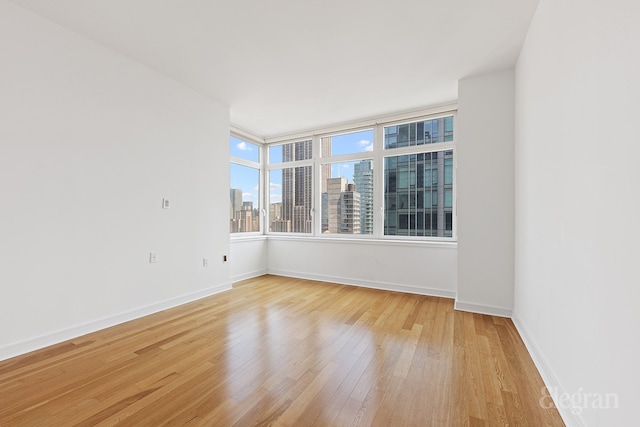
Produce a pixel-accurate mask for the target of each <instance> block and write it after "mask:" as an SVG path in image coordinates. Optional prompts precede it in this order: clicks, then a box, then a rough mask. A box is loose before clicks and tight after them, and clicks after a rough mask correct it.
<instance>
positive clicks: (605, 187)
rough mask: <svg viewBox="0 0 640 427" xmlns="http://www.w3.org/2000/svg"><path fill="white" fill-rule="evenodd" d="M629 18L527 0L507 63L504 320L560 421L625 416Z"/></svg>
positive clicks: (628, 406)
mask: <svg viewBox="0 0 640 427" xmlns="http://www.w3.org/2000/svg"><path fill="white" fill-rule="evenodd" d="M638 16H640V5H639V4H638V3H637V2H635V1H614V2H601V1H587V2H585V1H581V0H564V1H553V0H541V1H540V4H539V6H538V10H537V13H536V16H535V18H534V20H533V23H532V25H531V28H530V30H529V34H528V36H527V39H526V42H525V44H524V47H523V50H522V52H521V54H520V58H519V60H518V65H517V69H516V156H515V157H516V264H515V266H516V269H515V281H516V286H515V312H514V321H515V322H516V325H517V326H518V329H519V330H520V332H521V335H522V336H523V338H524V339H525V342H526V343H527V346H528V347H529V349H530V351H531V353H532V355H533V357H534V360H535V361H536V363H537V365H538V368H539V369H540V371H541V373H542V375H543V377H544V379H545V382H546V384H547V385H548V386H549V387H550V388H551V389H552V390H553V392H554V393H555V394H556V395H558V396H559V397H560V398H561V399H562V398H564V399H565V400H564V401H562V400H561V399H559V409H560V411H561V413H562V414H563V417H564V418H565V420H566V421H567V423H568V424H569V425H588V426H629V425H637V423H638V415H637V410H636V408H637V402H639V401H640V392H639V390H640V388H639V387H638V372H639V370H638V351H637V348H638V332H637V327H638V325H640V310H638V303H639V302H640V273H639V271H638V258H639V257H638V256H639V254H640V250H639V249H638V244H639V242H640V220H639V218H640V192H639V190H638V186H639V185H640V167H639V166H638V159H640V143H639V142H638V126H637V123H638V117H640V104H639V100H640V77H639V76H640V50H639V49H638V41H639V40H640V21H639V20H638ZM567 399H573V400H569V401H567ZM615 406H617V408H616V407H615Z"/></svg>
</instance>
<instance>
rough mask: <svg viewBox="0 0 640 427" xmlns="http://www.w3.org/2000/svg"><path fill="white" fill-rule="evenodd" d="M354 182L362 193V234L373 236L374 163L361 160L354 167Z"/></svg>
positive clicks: (357, 189)
mask: <svg viewBox="0 0 640 427" xmlns="http://www.w3.org/2000/svg"><path fill="white" fill-rule="evenodd" d="M353 181H354V183H355V185H356V191H357V192H358V193H360V233H361V234H373V162H372V161H371V160H361V161H360V162H358V163H356V164H355V165H353Z"/></svg>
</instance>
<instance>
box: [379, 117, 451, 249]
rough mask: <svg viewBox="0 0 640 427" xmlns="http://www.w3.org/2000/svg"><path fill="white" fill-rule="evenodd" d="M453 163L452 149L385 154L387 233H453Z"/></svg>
mask: <svg viewBox="0 0 640 427" xmlns="http://www.w3.org/2000/svg"><path fill="white" fill-rule="evenodd" d="M425 123H426V122H425ZM409 134H411V133H409ZM452 167H453V151H452V150H447V151H437V152H432V153H420V154H417V155H409V156H391V157H385V159H384V196H385V197H384V200H385V206H384V234H385V235H387V236H434V237H451V236H452V228H453V227H452V221H453V169H452ZM449 173H450V174H451V177H449V176H447V174H449Z"/></svg>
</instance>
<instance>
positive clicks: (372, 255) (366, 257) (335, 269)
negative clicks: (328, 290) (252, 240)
mask: <svg viewBox="0 0 640 427" xmlns="http://www.w3.org/2000/svg"><path fill="white" fill-rule="evenodd" d="M267 256H268V258H267V265H268V271H269V273H271V274H278V275H282V276H291V277H300V278H306V279H312V280H321V281H329V282H334V283H344V284H349V285H359V286H366V287H371V288H377V289H388V290H395V291H401V292H412V293H417V294H424V295H434V296H443V297H448V298H453V297H455V291H456V247H455V243H431V244H429V243H425V242H391V241H373V240H364V239H339V241H338V239H323V238H307V237H303V238H295V237H285V236H282V237H277V236H270V237H269V240H268V251H267Z"/></svg>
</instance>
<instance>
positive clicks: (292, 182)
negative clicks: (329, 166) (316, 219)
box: [269, 166, 313, 233]
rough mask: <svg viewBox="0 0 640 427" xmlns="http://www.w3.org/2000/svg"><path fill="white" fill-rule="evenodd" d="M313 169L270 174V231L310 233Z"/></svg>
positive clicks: (279, 170)
mask: <svg viewBox="0 0 640 427" xmlns="http://www.w3.org/2000/svg"><path fill="white" fill-rule="evenodd" d="M312 180H313V176H312V168H311V166H299V167H294V168H284V169H277V170H272V171H270V172H269V231H271V232H277V233H311V208H312V203H311V201H312V185H313V183H312Z"/></svg>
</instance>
